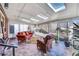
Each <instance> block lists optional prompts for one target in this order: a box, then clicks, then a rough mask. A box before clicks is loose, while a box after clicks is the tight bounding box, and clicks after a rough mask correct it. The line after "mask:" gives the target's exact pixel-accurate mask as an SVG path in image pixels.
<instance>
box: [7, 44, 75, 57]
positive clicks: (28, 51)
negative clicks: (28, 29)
mask: <svg viewBox="0 0 79 59" xmlns="http://www.w3.org/2000/svg"><path fill="white" fill-rule="evenodd" d="M74 51H75V49H73V48H72V47H70V48H67V49H66V53H67V56H72V53H73V52H74ZM15 54H16V56H41V53H40V52H39V51H38V50H37V47H36V44H27V43H20V44H19V45H18V48H16V50H15ZM6 55H8V56H12V49H8V50H6Z"/></svg>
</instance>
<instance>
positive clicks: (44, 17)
mask: <svg viewBox="0 0 79 59" xmlns="http://www.w3.org/2000/svg"><path fill="white" fill-rule="evenodd" d="M37 16H38V17H40V18H42V19H44V20H46V19H48V17H47V16H44V15H37Z"/></svg>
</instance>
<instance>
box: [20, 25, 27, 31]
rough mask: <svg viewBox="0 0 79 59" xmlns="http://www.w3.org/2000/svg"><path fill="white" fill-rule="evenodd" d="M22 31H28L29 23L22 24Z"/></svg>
mask: <svg viewBox="0 0 79 59" xmlns="http://www.w3.org/2000/svg"><path fill="white" fill-rule="evenodd" d="M22 31H28V25H25V24H20V32H22Z"/></svg>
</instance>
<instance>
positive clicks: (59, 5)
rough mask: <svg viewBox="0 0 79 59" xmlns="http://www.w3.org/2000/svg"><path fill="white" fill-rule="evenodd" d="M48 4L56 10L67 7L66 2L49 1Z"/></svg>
mask: <svg viewBox="0 0 79 59" xmlns="http://www.w3.org/2000/svg"><path fill="white" fill-rule="evenodd" d="M48 6H49V7H50V8H51V9H53V10H54V11H55V12H59V11H62V10H64V9H65V5H64V3H48Z"/></svg>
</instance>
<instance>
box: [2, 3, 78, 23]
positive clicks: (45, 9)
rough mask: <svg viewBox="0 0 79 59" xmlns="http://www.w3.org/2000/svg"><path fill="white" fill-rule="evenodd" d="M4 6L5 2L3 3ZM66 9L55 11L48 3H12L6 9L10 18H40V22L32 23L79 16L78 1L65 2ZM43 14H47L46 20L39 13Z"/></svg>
mask: <svg viewBox="0 0 79 59" xmlns="http://www.w3.org/2000/svg"><path fill="white" fill-rule="evenodd" d="M2 6H3V8H4V4H2ZM65 6H66V9H65V10H63V11H61V12H57V13H55V12H54V11H53V10H52V9H51V8H50V7H49V6H48V5H47V4H46V3H26V4H24V3H10V4H9V8H8V9H5V8H4V10H5V12H6V14H7V16H8V18H9V20H11V19H13V20H19V19H20V18H26V19H27V20H30V18H35V19H38V20H40V21H39V22H31V23H37V24H38V23H43V22H47V21H52V20H57V19H60V20H61V19H63V18H70V17H76V16H78V15H79V14H78V13H79V12H78V10H79V8H78V6H79V4H77V3H74V4H72V3H70V4H69V3H67V4H65ZM39 14H42V15H44V16H47V17H48V19H46V20H44V19H41V18H40V17H37V15H39ZM41 20H42V21H41Z"/></svg>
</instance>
